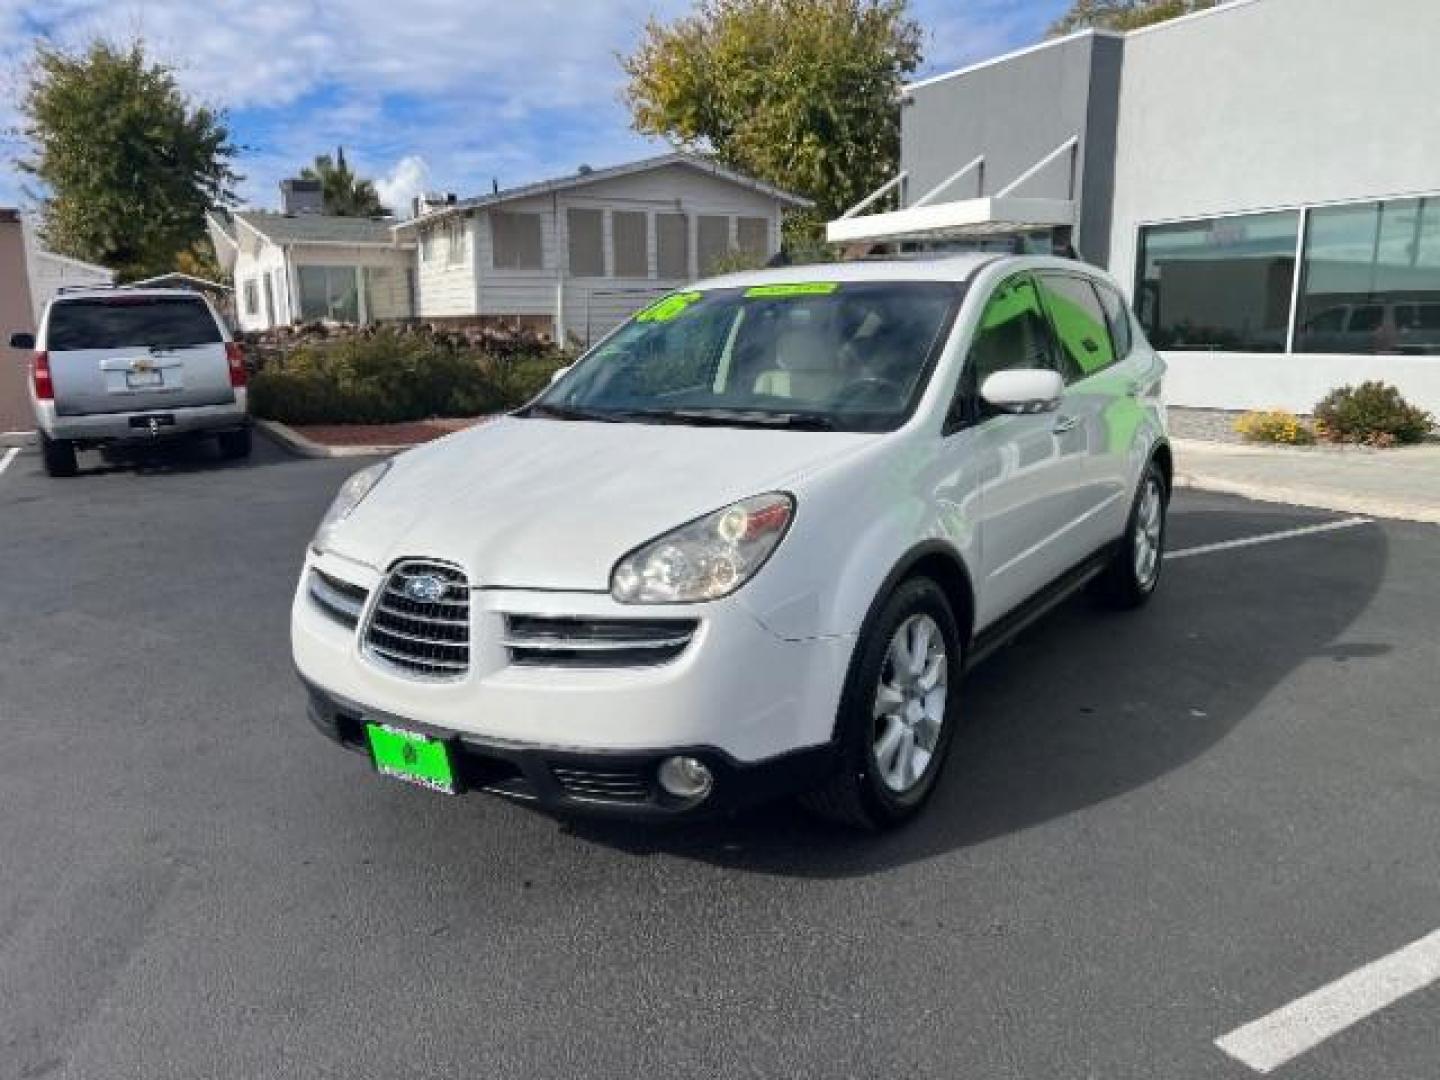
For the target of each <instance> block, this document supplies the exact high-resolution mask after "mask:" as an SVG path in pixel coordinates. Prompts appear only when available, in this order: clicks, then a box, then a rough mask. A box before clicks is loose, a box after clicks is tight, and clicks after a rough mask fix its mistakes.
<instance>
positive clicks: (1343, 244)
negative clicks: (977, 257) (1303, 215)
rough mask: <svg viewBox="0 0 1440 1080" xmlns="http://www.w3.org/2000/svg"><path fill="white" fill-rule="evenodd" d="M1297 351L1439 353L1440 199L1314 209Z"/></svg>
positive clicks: (1308, 234)
mask: <svg viewBox="0 0 1440 1080" xmlns="http://www.w3.org/2000/svg"><path fill="white" fill-rule="evenodd" d="M1305 233H1306V235H1305V258H1304V267H1303V276H1302V277H1301V282H1300V318H1299V320H1298V323H1297V326H1296V331H1295V351H1296V352H1310V353H1359V354H1381V353H1389V354H1419V355H1440V198H1421V199H1391V200H1389V201H1387V202H1373V203H1361V204H1356V205H1350V206H1325V207H1319V208H1317V209H1314V210H1311V211H1310V214H1309V220H1308V224H1307V225H1306V229H1305Z"/></svg>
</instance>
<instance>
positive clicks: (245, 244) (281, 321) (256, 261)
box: [235, 226, 291, 330]
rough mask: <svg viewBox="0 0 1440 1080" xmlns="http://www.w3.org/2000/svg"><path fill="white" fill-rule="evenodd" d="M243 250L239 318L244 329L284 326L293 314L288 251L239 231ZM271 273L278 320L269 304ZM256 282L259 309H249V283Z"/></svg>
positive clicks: (237, 306) (237, 265)
mask: <svg viewBox="0 0 1440 1080" xmlns="http://www.w3.org/2000/svg"><path fill="white" fill-rule="evenodd" d="M239 239H240V251H239V254H237V255H236V257H235V321H236V322H237V323H238V324H239V327H240V329H241V330H266V329H269V328H270V327H271V326H272V325H273V326H284V325H286V324H287V323H289V322H290V321H291V317H290V311H291V308H290V283H289V279H288V277H287V275H286V272H285V253H284V252H283V251H282V250H281V249H280V248H279V247H277V246H275V245H274V244H268V243H265V242H264V241H263V240H259V239H258V238H255V237H254V236H253V235H252V234H248V233H247V232H246V230H245V229H244V227H243V226H242V227H240V231H239ZM266 275H269V277H270V281H271V287H272V289H273V294H274V298H275V311H274V316H275V318H274V322H273V323H272V322H271V320H270V318H269V314H268V313H267V311H266V307H265V276H266ZM246 281H254V282H255V288H256V296H257V298H258V310H257V311H255V312H253V313H251V312H248V311H246V310H245V282H246Z"/></svg>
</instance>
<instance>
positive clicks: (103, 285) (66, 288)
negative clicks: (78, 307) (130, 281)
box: [55, 281, 130, 293]
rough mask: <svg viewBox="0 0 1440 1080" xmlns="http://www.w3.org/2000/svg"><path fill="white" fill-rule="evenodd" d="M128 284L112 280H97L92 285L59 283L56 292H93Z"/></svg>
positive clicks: (121, 287)
mask: <svg viewBox="0 0 1440 1080" xmlns="http://www.w3.org/2000/svg"><path fill="white" fill-rule="evenodd" d="M128 288H130V286H129V285H120V284H117V283H115V282H113V281H97V282H96V283H95V284H93V285H61V286H60V287H59V288H58V289H56V290H55V291H56V293H67V292H94V291H95V290H96V289H128Z"/></svg>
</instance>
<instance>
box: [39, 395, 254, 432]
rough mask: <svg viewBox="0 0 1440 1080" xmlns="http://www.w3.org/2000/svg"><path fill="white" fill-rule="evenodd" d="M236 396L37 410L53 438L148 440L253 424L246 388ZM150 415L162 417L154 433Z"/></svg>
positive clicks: (40, 419)
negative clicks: (179, 403)
mask: <svg viewBox="0 0 1440 1080" xmlns="http://www.w3.org/2000/svg"><path fill="white" fill-rule="evenodd" d="M236 397H237V399H238V400H236V401H234V402H231V403H229V404H224V405H194V406H190V407H188V408H178V409H149V410H146V411H144V412H124V413H97V414H94V415H91V416H57V415H55V412H54V410H53V406H52V407H51V408H49V409H44V408H42V409H40V410H38V412H39V415H38V416H37V417H36V421H37V425H36V426H38V427H39V428H40V430H41V431H43V432H44V433H45V434H46V435H48V436H49V437H50V438H52V439H67V440H69V439H73V440H75V441H77V442H90V441H96V442H108V441H114V440H119V439H138V440H147V439H151V438H154V437H156V436H160V437H164V436H169V435H185V434H193V433H195V432H201V431H233V430H235V429H237V428H242V427H245V426H246V425H247V424H249V423H250V416H249V414H248V413H247V412H246V409H245V398H244V391H240V392H239V393H237V395H236ZM47 414H48V415H47ZM150 417H157V418H163V420H162V421H161V422H159V423H157V424H156V426H155V428H154V433H153V434H152V432H151V427H150V425H149V424H148V423H146V422H145V421H148V419H149V418H150ZM132 421H137V423H132Z"/></svg>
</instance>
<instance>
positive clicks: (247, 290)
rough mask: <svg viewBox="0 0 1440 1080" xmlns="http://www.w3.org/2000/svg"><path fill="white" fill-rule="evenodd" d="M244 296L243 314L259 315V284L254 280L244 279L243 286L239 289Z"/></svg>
mask: <svg viewBox="0 0 1440 1080" xmlns="http://www.w3.org/2000/svg"><path fill="white" fill-rule="evenodd" d="M241 288H242V290H243V292H244V296H245V314H246V315H259V314H260V283H259V282H258V281H256V280H255V279H254V278H246V279H245V284H244V285H243V286H242V287H241Z"/></svg>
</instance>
